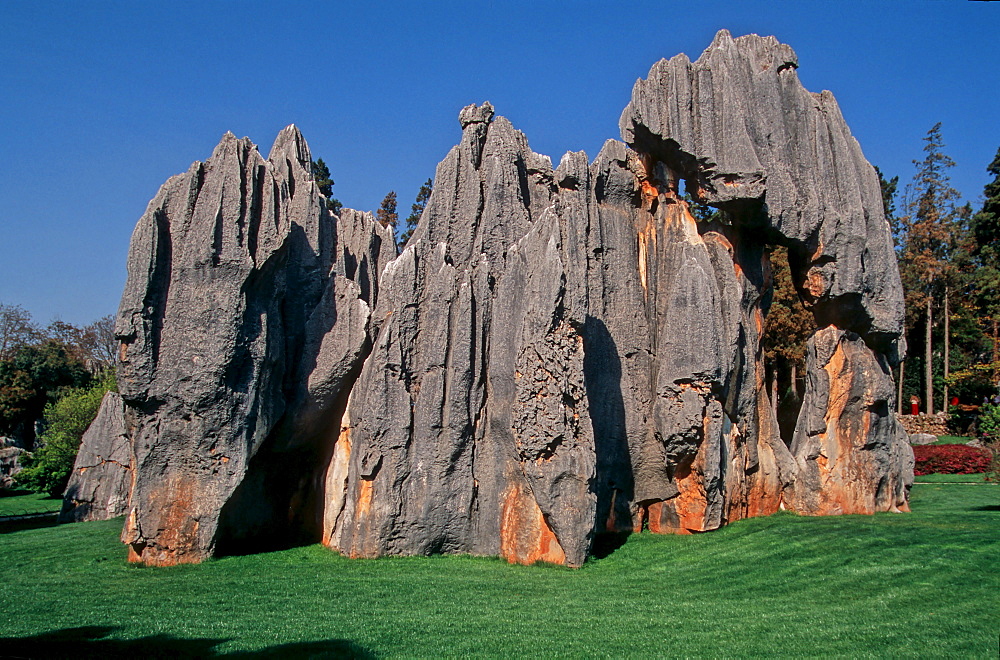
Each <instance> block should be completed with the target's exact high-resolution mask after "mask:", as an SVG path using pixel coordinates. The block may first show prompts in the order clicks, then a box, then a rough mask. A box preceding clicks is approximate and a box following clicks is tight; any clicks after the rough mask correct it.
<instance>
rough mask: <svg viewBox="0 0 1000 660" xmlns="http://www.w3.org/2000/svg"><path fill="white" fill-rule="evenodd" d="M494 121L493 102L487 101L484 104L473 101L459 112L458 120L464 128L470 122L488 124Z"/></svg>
mask: <svg viewBox="0 0 1000 660" xmlns="http://www.w3.org/2000/svg"><path fill="white" fill-rule="evenodd" d="M491 121H493V104H491V103H490V102H489V101H485V102H484V103H483V104H482V105H476V104H475V103H472V104H470V105H467V106H465V107H464V108H462V111H461V112H459V113H458V122H459V123H460V124H461V125H462V128H463V129H464V128H465V127H466V126H468V125H469V124H488V123H490V122H491Z"/></svg>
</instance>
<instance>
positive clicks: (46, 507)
mask: <svg viewBox="0 0 1000 660" xmlns="http://www.w3.org/2000/svg"><path fill="white" fill-rule="evenodd" d="M61 507H62V499H60V498H58V497H49V496H48V495H45V494H39V493H29V492H27V491H23V490H14V491H9V490H0V517H3V516H20V515H22V514H25V513H58V512H59V509H60V508H61Z"/></svg>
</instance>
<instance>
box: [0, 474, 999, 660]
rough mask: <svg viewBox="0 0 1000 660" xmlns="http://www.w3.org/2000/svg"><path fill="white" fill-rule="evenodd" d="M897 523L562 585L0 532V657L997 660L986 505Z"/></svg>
mask: <svg viewBox="0 0 1000 660" xmlns="http://www.w3.org/2000/svg"><path fill="white" fill-rule="evenodd" d="M912 505H913V508H914V510H915V513H913V514H909V515H900V514H879V515H876V516H842V517H827V518H805V517H798V516H793V515H790V514H780V515H777V516H772V517H770V518H758V519H755V520H749V521H743V522H739V523H736V524H734V525H731V526H729V527H727V528H725V529H723V530H720V531H718V532H713V533H711V534H702V535H697V536H673V537H671V536H653V535H649V534H643V535H639V536H633V537H632V538H631V539H630V540H629V542H628V543H627V544H626V545H625V546H624V547H622V548H620V549H619V550H617V551H616V552H614V553H613V554H612V555H610V556H609V557H607V558H605V559H601V560H596V561H592V562H590V563H588V564H587V565H586V566H585V567H584V568H582V569H580V570H577V571H574V570H570V569H564V568H560V567H552V566H534V567H524V566H509V565H507V564H505V563H503V562H502V561H499V560H496V559H484V558H474V557H429V558H423V557H420V558H415V557H414V558H387V559H380V560H353V561H352V560H347V559H343V558H341V557H339V556H337V555H335V554H334V553H331V552H329V551H328V550H326V549H324V548H322V547H320V546H310V547H304V548H297V549H293V550H288V551H284V552H275V553H269V554H265V555H257V556H250V557H231V558H226V559H220V560H215V561H210V562H206V563H205V564H202V565H200V566H179V567H175V568H169V569H151V568H142V567H137V566H130V565H128V564H126V563H125V562H124V559H123V557H124V554H125V553H124V549H123V547H122V546H121V545H120V544H119V543H118V541H117V535H118V531H119V529H120V527H121V520H114V521H108V522H101V523H83V524H74V525H62V526H57V527H48V528H44V529H35V530H28V531H20V532H11V533H7V534H0V649H2V650H3V651H7V652H9V653H13V652H15V651H16V650H18V649H23V648H24V647H25V645H27V648H29V649H31V650H32V651H33V652H34V653H39V652H42V651H44V652H46V653H51V652H53V651H64V652H65V653H66V654H67V655H73V656H76V657H81V656H82V655H84V654H85V653H88V652H89V653H91V654H93V655H95V656H97V655H109V654H116V653H135V652H137V651H140V650H141V651H142V652H143V653H144V654H145V655H149V651H152V652H154V653H156V652H159V653H164V654H169V653H174V652H177V653H181V654H184V655H198V654H201V655H212V654H213V653H218V654H234V655H239V654H240V653H239V652H240V651H253V650H266V655H267V656H271V657H286V656H294V655H307V654H308V653H311V652H330V653H333V654H336V653H338V652H348V653H350V652H354V653H358V654H361V655H364V654H366V653H370V654H373V655H378V656H382V655H389V656H394V655H415V656H423V657H440V656H454V655H463V654H464V655H475V656H483V655H488V656H489V655H492V656H503V657H526V656H528V657H549V656H574V657H583V656H587V657H622V656H661V657H663V656H666V657H676V656H689V657H690V656H695V657H705V656H711V657H725V656H728V657H732V656H760V655H770V656H774V655H779V656H780V655H785V656H789V655H791V656H802V655H842V656H852V657H859V656H866V655H867V656H907V655H909V656H921V657H944V656H961V657H989V658H995V657H996V653H997V634H998V632H1000V626H998V612H1000V577H998V576H1000V534H998V533H997V530H998V529H1000V487H994V486H961V485H940V486H939V485H917V486H914V490H913V498H912ZM86 627H91V628H86ZM58 631H62V632H61V633H59V632H58ZM60 634H61V635H62V636H63V637H64V638H66V639H68V640H70V641H69V643H68V644H66V645H60V642H58V641H57V640H56V637H57V636H58V635H60ZM4 638H6V639H4ZM11 638H20V639H21V641H16V640H14V639H11ZM26 638H31V639H26ZM88 638H89V639H92V640H93V641H89V642H87V641H84V640H86V639H88ZM127 640H138V641H133V642H129V641H127ZM137 646H141V647H142V648H141V649H139V648H137Z"/></svg>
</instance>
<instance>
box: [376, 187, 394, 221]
mask: <svg viewBox="0 0 1000 660" xmlns="http://www.w3.org/2000/svg"><path fill="white" fill-rule="evenodd" d="M375 217H376V218H377V219H378V221H379V222H381V223H382V226H383V227H392V228H393V229H395V228H396V222H397V221H398V220H399V216H398V215H396V193H395V191H392V190H390V191H389V194H387V195H386V196H385V199H383V200H382V205H381V206H379V207H378V212H377V213H376V214H375Z"/></svg>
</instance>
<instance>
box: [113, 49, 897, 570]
mask: <svg viewBox="0 0 1000 660" xmlns="http://www.w3.org/2000/svg"><path fill="white" fill-rule="evenodd" d="M796 67H797V64H796V59H795V55H794V53H793V52H792V50H791V49H790V48H789V47H788V46H785V45H782V44H780V43H778V42H777V41H776V40H775V39H773V38H761V37H757V36H755V35H750V36H747V37H741V38H739V39H732V38H731V37H730V36H729V34H728V33H726V32H720V33H719V34H718V35H717V36H716V38H715V40H714V41H713V43H712V45H711V46H710V47H709V48H708V50H706V51H705V53H704V54H703V55H702V56H701V57H700V58H699V59H698V60H697V61H696V62H693V63H692V62H691V61H690V60H688V59H687V58H686V57H685V56H683V55H679V56H677V57H675V58H673V59H671V60H669V61H667V60H664V61H661V62H659V63H657V64H656V65H654V67H653V68H652V70H651V71H650V74H649V77H648V78H647V79H646V80H640V81H638V82H637V83H636V85H635V88H634V90H633V94H632V101H631V102H630V103H629V104H628V106H627V107H626V108H625V111H624V112H623V114H622V119H621V129H622V137H623V140H624V142H618V141H614V140H611V141H608V142H607V143H606V144H605V145H604V147H603V148H602V150H601V152H600V153H599V154H598V155H597V156H596V158H594V160H593V161H589V159H588V158H587V156H586V155H585V154H583V153H582V152H580V153H568V154H566V155H565V156H564V157H563V158H562V160H561V162H560V163H559V164H558V166H557V167H553V165H552V163H551V161H550V160H549V159H548V158H547V157H545V156H542V155H539V154H536V153H534V152H533V151H531V149H530V147H529V146H528V142H527V139H526V138H525V136H524V135H523V134H522V133H520V132H518V131H517V130H515V128H514V127H513V126H512V125H511V123H510V122H509V121H508V120H506V119H504V118H503V117H496V116H494V110H493V108H492V106H490V105H489V104H488V103H487V104H483V105H481V106H474V105H473V106H469V107H467V108H465V109H463V110H462V112H461V114H460V117H459V122H460V125H461V127H462V139H461V141H460V143H459V144H458V145H457V146H456V147H454V148H453V149H452V150H451V152H450V153H449V154H448V156H447V157H446V158H445V160H444V161H443V162H442V163H441V164H440V165H439V166H438V170H437V173H436V178H435V187H434V191H433V194H432V196H431V198H430V201H429V203H428V206H427V208H426V210H425V211H424V214H423V217H422V218H421V221H420V224H419V227H418V228H417V230H416V232H415V233H414V235H413V237H412V239H411V240H410V241H409V243H408V244H407V245H406V247H405V249H403V251H402V253H401V254H400V255H399V256H398V257H396V258H395V259H392V257H394V256H395V250H394V246H393V241H392V234H391V230H390V229H387V228H383V227H381V226H379V225H378V224H377V223H375V222H373V221H372V219H371V217H370V216H367V215H363V214H359V213H355V212H351V211H345V212H344V213H343V214H341V216H340V217H339V218H338V217H336V216H332V215H330V214H329V213H327V212H326V211H325V210H324V203H323V199H322V197H321V196H320V195H319V194H318V191H317V190H316V188H315V185H314V184H313V183H312V181H311V177H310V175H309V160H310V156H309V152H308V148H307V147H306V146H305V142H304V141H303V140H302V138H301V136H300V135H299V134H298V132H297V131H295V130H294V129H286V131H284V132H283V133H282V134H281V135H280V136H279V138H278V141H277V142H276V144H275V147H274V148H273V149H272V152H271V156H270V157H269V158H268V159H267V160H265V159H263V158H262V157H261V156H260V155H259V154H258V153H257V151H256V148H254V147H253V145H252V144H250V143H249V141H247V140H237V139H236V138H235V137H232V136H226V137H225V138H224V139H223V141H222V143H221V144H220V145H219V147H217V149H216V152H215V154H213V157H212V158H211V159H210V160H209V161H207V162H206V163H196V164H195V165H194V166H192V169H191V170H189V172H188V173H186V174H184V175H180V176H179V177H175V178H173V179H171V180H170V181H168V182H167V184H166V185H165V186H164V188H163V189H162V190H161V191H160V193H159V194H158V196H157V197H156V198H155V199H154V200H153V202H151V204H150V207H149V210H148V211H147V214H146V215H145V216H144V217H143V219H142V220H140V223H139V226H138V227H137V229H136V233H135V235H134V237H133V243H132V249H131V253H130V258H129V280H128V284H127V286H126V291H125V294H124V296H123V300H122V306H121V310H120V313H119V321H118V334H119V336H120V338H121V340H122V342H123V343H122V355H121V363H120V366H119V376H120V382H121V388H122V396H123V399H124V401H125V404H126V405H125V408H124V417H125V420H126V427H127V430H128V434H129V437H130V439H131V448H132V452H133V455H132V458H131V460H132V465H133V466H134V478H135V483H134V487H133V489H132V493H131V504H130V505H129V510H128V517H127V523H126V527H125V531H124V533H123V538H124V540H125V541H126V542H127V543H129V544H130V547H131V548H132V556H133V559H135V560H137V561H144V562H147V563H176V562H181V561H198V560H200V559H203V558H204V557H207V556H210V555H212V554H214V553H229V552H246V551H250V550H252V549H255V548H259V547H266V546H268V545H281V544H289V543H293V542H299V541H322V542H323V543H325V544H326V545H328V546H330V547H331V548H334V549H336V550H339V551H340V552H343V553H344V554H346V555H349V556H352V557H376V556H381V555H389V554H403V555H412V554H428V553H435V552H448V553H459V552H461V553H473V554H482V555H500V556H503V557H505V558H507V559H508V560H510V561H513V562H521V563H532V562H535V561H547V562H552V563H559V564H567V565H570V566H578V565H580V564H581V563H583V562H584V561H585V560H586V558H587V557H588V556H589V555H590V554H591V552H592V550H593V548H594V547H595V545H594V544H595V542H596V541H599V540H600V537H601V536H602V535H606V534H611V535H616V536H621V535H624V534H627V533H630V532H634V531H639V530H642V529H649V530H650V531H652V532H659V533H692V532H701V531H707V530H711V529H716V528H718V527H720V526H721V525H724V524H726V523H727V522H731V521H734V520H738V519H741V518H745V517H748V516H756V515H766V514H769V513H773V512H774V511H777V510H778V509H780V508H788V509H793V510H796V511H800V512H803V513H809V514H832V513H870V512H874V511H889V510H905V509H906V505H907V495H908V488H909V484H910V482H911V480H912V456H911V454H910V453H909V451H910V450H909V446H908V443H907V442H906V438H905V435H904V434H902V433H901V430H900V429H899V428H898V424H897V422H896V420H895V417H894V415H893V410H894V407H895V402H894V401H893V398H892V391H893V389H892V386H891V377H890V376H889V367H890V365H892V364H893V362H894V360H896V357H897V355H898V354H899V347H898V343H899V341H900V336H901V328H902V313H903V307H902V292H901V287H900V284H899V276H898V272H897V270H896V265H895V260H894V257H893V253H892V249H891V241H890V237H889V231H888V226H887V224H886V222H885V219H884V217H883V213H882V204H881V195H880V192H879V186H878V182H877V179H876V175H875V173H874V170H873V169H872V167H871V166H870V165H869V164H868V163H867V162H866V161H865V159H864V157H863V155H862V153H861V150H860V148H859V147H858V145H857V143H856V141H855V140H854V139H853V137H851V135H850V132H849V130H848V128H847V126H846V124H845V123H844V120H843V118H842V117H841V115H840V113H839V110H838V109H837V106H836V102H835V101H834V99H833V97H832V95H830V94H829V93H828V92H823V93H822V94H819V95H816V94H811V93H809V92H807V91H806V90H805V89H804V88H803V87H802V86H801V84H800V83H799V81H798V78H797V76H796V72H795V69H796ZM681 182H684V187H685V188H686V191H687V192H688V193H689V194H690V195H691V196H693V197H694V198H695V199H696V200H698V201H700V202H702V203H705V204H709V205H710V206H714V207H715V208H717V209H719V210H720V211H721V213H719V214H716V215H715V216H713V217H711V218H708V219H698V218H696V217H695V215H694V213H693V210H692V208H690V207H689V204H688V202H687V201H686V198H685V196H684V195H682V191H681V185H682V184H681ZM776 244H780V245H784V246H787V247H788V249H789V253H790V255H791V265H792V269H793V273H794V277H795V281H796V284H797V286H798V287H799V290H800V293H801V295H802V297H803V300H804V302H805V303H806V305H807V306H808V307H809V308H810V309H811V310H812V311H813V312H814V314H815V316H816V319H817V321H818V326H819V327H820V328H821V330H820V331H819V332H817V334H816V336H815V337H814V338H813V339H812V340H811V341H810V345H809V361H808V366H807V370H808V374H807V381H808V386H807V390H806V395H805V400H804V403H803V406H802V412H801V416H800V419H799V422H798V427H797V428H796V430H795V434H794V438H791V439H790V445H788V444H786V443H785V442H784V441H782V439H781V437H780V435H779V432H778V425H777V422H776V420H775V418H774V414H773V412H772V406H771V402H770V401H769V400H768V396H767V394H766V392H765V388H764V368H763V362H762V357H761V349H760V341H761V332H762V328H763V323H764V317H765V316H766V314H767V311H768V305H769V301H770V292H771V284H772V283H771V275H770V265H769V263H768V258H767V256H766V255H767V250H766V248H767V247H768V246H770V245H776Z"/></svg>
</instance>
